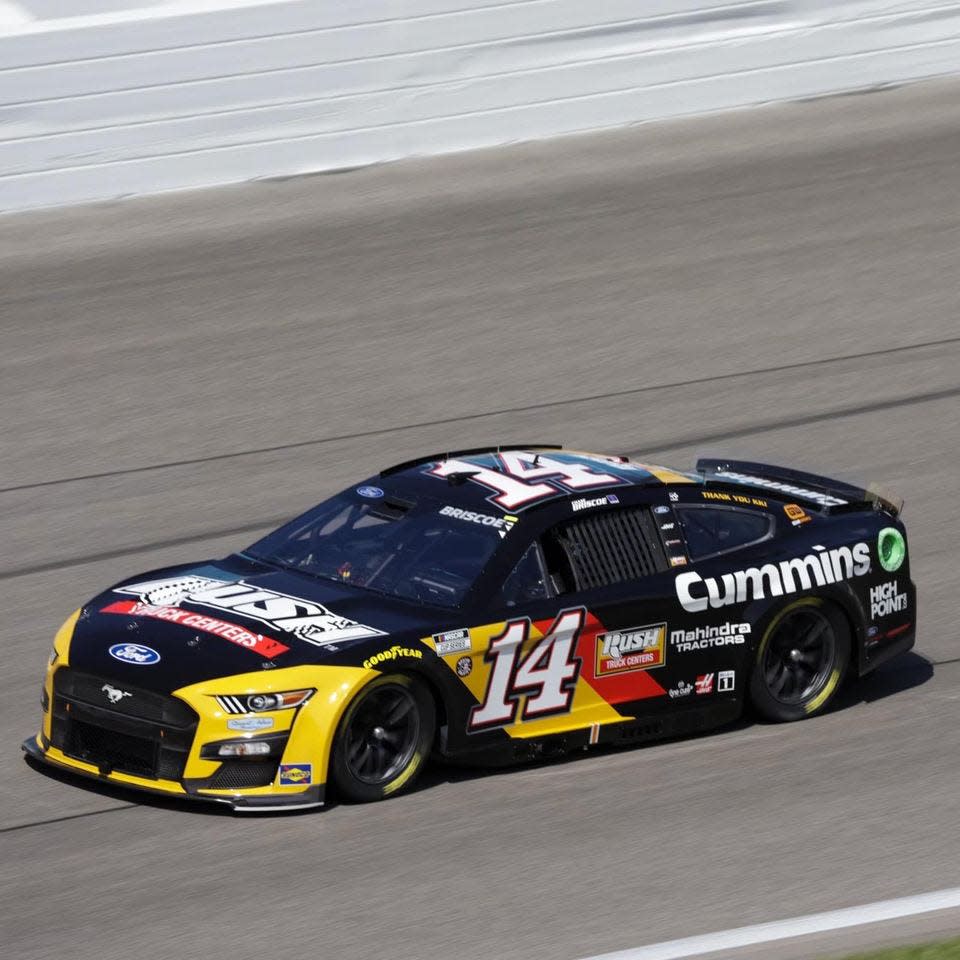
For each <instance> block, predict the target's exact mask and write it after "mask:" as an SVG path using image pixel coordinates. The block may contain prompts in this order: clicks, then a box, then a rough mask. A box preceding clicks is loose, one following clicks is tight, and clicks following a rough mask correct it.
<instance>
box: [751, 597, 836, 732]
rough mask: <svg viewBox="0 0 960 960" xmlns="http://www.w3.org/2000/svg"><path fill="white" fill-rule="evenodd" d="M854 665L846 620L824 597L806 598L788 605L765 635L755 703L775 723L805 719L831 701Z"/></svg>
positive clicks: (756, 667)
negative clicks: (851, 664)
mask: <svg viewBox="0 0 960 960" xmlns="http://www.w3.org/2000/svg"><path fill="white" fill-rule="evenodd" d="M849 661H850V627H849V626H848V624H847V621H846V618H845V617H844V616H843V614H842V613H841V612H840V611H839V610H838V609H837V608H836V607H834V606H833V605H831V604H829V603H827V602H825V601H824V600H821V599H820V598H819V597H804V598H803V599H801V600H797V601H795V602H794V603H791V604H789V605H788V606H786V607H784V608H783V610H781V611H780V612H779V613H778V614H777V615H776V616H775V617H774V618H773V620H772V621H771V622H770V624H769V626H768V627H767V629H766V630H765V631H764V634H763V638H762V639H761V641H760V647H759V649H758V650H757V661H756V664H755V665H754V668H753V675H752V677H751V679H750V699H751V701H752V702H753V705H754V707H756V709H757V711H758V712H759V713H761V714H762V715H763V716H765V717H767V718H768V719H770V720H779V721H789V720H802V719H803V718H804V717H809V716H811V715H812V714H815V713H818V712H819V711H821V710H822V709H823V708H824V707H825V706H826V705H827V703H829V701H830V699H831V698H832V697H833V695H834V694H835V693H836V691H837V689H838V688H839V686H840V681H841V680H842V679H843V674H844V672H845V671H846V669H847V664H848V663H849Z"/></svg>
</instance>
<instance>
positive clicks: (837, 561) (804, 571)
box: [675, 543, 870, 613]
mask: <svg viewBox="0 0 960 960" xmlns="http://www.w3.org/2000/svg"><path fill="white" fill-rule="evenodd" d="M813 549H814V550H815V551H816V553H809V554H807V555H806V556H805V557H795V558H794V559H792V560H781V561H780V562H779V563H765V564H764V565H763V566H762V567H748V568H747V569H746V570H736V571H734V572H733V573H724V574H723V575H722V576H721V577H720V578H719V580H718V579H717V578H716V577H701V576H700V574H699V573H695V572H694V571H692V570H691V571H689V572H687V573H681V574H680V575H679V576H678V577H677V579H676V581H675V586H676V590H677V599H679V601H680V605H681V606H682V607H683V609H684V610H687V611H689V612H690V613H702V612H703V611H704V610H706V609H708V608H713V609H717V608H719V607H725V606H728V605H729V604H732V603H746V602H747V601H748V600H762V599H763V598H764V597H767V596H770V597H782V596H783V595H784V594H787V593H797V592H798V591H801V590H809V589H810V588H811V587H812V586H814V584H816V586H818V587H822V586H824V585H825V584H828V583H840V582H841V581H843V580H850V579H852V578H853V577H862V576H864V574H866V573H869V572H870V547H869V546H867V544H865V543H858V544H855V545H854V546H853V547H834V548H833V549H831V550H827V549H826V547H816V546H815V547H814V548H813Z"/></svg>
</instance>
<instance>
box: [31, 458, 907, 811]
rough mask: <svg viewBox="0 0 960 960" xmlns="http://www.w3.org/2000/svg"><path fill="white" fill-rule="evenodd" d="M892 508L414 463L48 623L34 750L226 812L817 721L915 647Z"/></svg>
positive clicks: (541, 464) (654, 477) (787, 487)
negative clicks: (847, 692)
mask: <svg viewBox="0 0 960 960" xmlns="http://www.w3.org/2000/svg"><path fill="white" fill-rule="evenodd" d="M901 509H902V504H901V503H897V502H894V501H893V500H892V499H890V498H889V497H884V496H881V495H880V494H878V493H876V492H871V491H868V490H865V489H861V488H859V487H856V486H851V485H849V484H847V483H842V482H839V481H834V480H830V479H828V478H825V477H821V476H816V475H812V474H808V473H801V472H799V471H796V470H790V469H785V468H783V467H776V466H770V465H767V464H761V463H747V462H736V461H718V460H700V461H699V462H698V463H697V468H696V470H695V471H692V472H681V471H676V470H671V469H667V468H665V467H659V466H652V465H647V464H641V463H636V462H633V461H631V460H630V459H628V458H626V457H618V456H602V455H597V454H588V453H575V452H569V451H565V450H563V449H562V448H560V447H557V446H552V445H525V446H498V447H486V448H481V449H472V450H463V451H455V452H450V453H443V454H437V455H433V456H428V457H423V458H419V459H415V460H411V461H409V462H406V463H402V464H399V465H397V466H393V467H390V468H388V469H386V470H383V471H382V472H381V473H380V474H379V475H377V476H374V477H371V478H368V479H366V480H364V481H363V482H361V483H359V484H357V485H355V486H352V487H350V488H348V489H347V490H345V491H343V492H342V493H339V494H337V495H336V496H334V497H332V498H331V499H329V500H326V501H324V502H323V503H321V504H320V505H319V506H316V507H314V508H313V509H311V510H309V511H307V512H306V513H304V514H303V515H302V516H299V517H297V518H296V519H294V520H292V521H290V522H289V523H287V524H285V525H284V526H282V527H280V528H279V529H277V530H275V531H274V532H272V533H270V534H268V535H267V536H265V537H263V538H262V539H261V540H259V541H257V542H256V543H254V544H253V545H252V546H250V547H248V548H247V549H245V550H241V551H240V552H238V553H235V554H231V555H230V556H228V557H225V558H223V559H219V560H205V561H202V562H199V563H191V564H183V565H180V566H176V567H170V568H166V569H161V570H156V571H153V572H151V573H144V574H140V575H138V576H135V577H132V578H127V579H124V580H123V581H122V582H120V583H119V584H117V585H116V586H113V587H111V588H110V589H108V590H106V591H105V592H103V593H101V594H100V595H99V596H97V597H95V598H94V599H93V600H91V601H90V602H88V603H87V604H85V605H84V606H83V607H81V608H80V609H79V610H77V611H76V612H74V613H73V614H72V615H71V616H70V617H69V618H68V619H67V621H66V623H64V625H63V626H62V627H61V628H60V630H59V632H58V633H57V635H56V638H55V640H54V644H53V653H52V655H51V657H50V662H49V667H48V670H47V674H46V679H45V682H44V686H43V695H42V707H43V718H42V725H41V729H40V731H39V733H38V734H37V735H36V736H35V737H33V738H31V739H29V740H27V741H26V743H25V744H24V749H25V750H26V752H27V753H28V754H29V756H31V757H33V758H36V759H37V760H42V761H44V762H46V763H49V764H53V765H55V766H58V767H61V768H66V769H69V770H72V771H74V772H76V773H81V774H86V775H88V776H90V777H95V778H98V779H100V780H105V781H110V782H111V783H115V784H119V785H122V786H125V787H134V788H139V789H143V790H150V791H156V792H159V793H162V794H167V795H173V796H178V797H183V798H190V799H196V800H208V801H219V802H221V803H227V804H230V805H231V806H232V807H233V809H234V810H237V811H263V810H290V809H296V808H302V807H311V806H319V805H322V804H323V803H324V801H325V799H327V798H328V794H329V795H331V796H333V795H335V796H336V797H338V798H340V799H342V800H347V801H372V800H380V799H382V798H385V797H389V796H391V795H393V794H396V793H397V792H398V791H401V790H403V789H407V788H409V787H410V786H411V785H412V784H413V783H414V781H415V779H416V777H417V775H418V774H419V773H420V772H421V771H422V769H423V767H424V765H425V764H426V762H427V760H428V758H429V757H430V756H431V754H437V755H439V756H441V757H444V758H449V759H451V760H454V761H457V762H465V763H478V764H507V763H512V762H517V761H522V760H527V759H535V758H541V757H546V756H553V755H557V754H563V753H565V752H568V751H573V750H582V749H588V748H590V747H593V746H596V745H599V744H634V743H641V742H645V741H651V740H656V739H658V738H664V737H675V736H680V735H686V734H689V733H691V732H695V731H699V730H705V729H708V728H712V727H715V726H717V725H720V724H724V723H728V722H730V721H732V720H734V719H735V718H737V717H738V716H739V715H740V714H741V713H742V712H743V711H744V709H745V708H746V707H747V706H749V707H750V708H752V709H753V710H754V711H756V712H757V713H759V714H760V715H761V716H763V717H766V718H769V719H771V720H779V721H789V720H798V719H801V718H804V717H809V716H812V715H814V714H816V713H818V712H820V711H822V710H823V709H824V708H825V707H826V706H827V705H828V704H829V703H830V701H831V699H832V698H833V697H834V695H835V694H836V692H837V690H838V688H839V686H840V684H841V681H842V680H843V679H844V677H845V676H846V675H848V674H850V675H853V676H862V675H864V674H866V673H868V672H869V671H871V670H873V669H874V668H875V667H877V665H878V664H881V663H883V662H884V661H886V660H888V659H889V658H890V657H893V656H894V655H896V654H899V653H902V652H903V651H906V650H908V649H909V648H910V647H912V646H913V643H914V637H915V630H916V590H915V587H914V584H913V583H912V582H911V579H910V570H909V560H908V556H907V541H906V534H905V529H904V526H903V523H902V521H901V519H900V512H901Z"/></svg>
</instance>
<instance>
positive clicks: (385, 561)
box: [244, 491, 501, 607]
mask: <svg viewBox="0 0 960 960" xmlns="http://www.w3.org/2000/svg"><path fill="white" fill-rule="evenodd" d="M465 513H466V512H465V511H462V510H454V509H453V508H451V507H445V506H444V505H443V504H442V503H439V502H437V501H424V502H419V503H412V502H410V501H407V500H401V499H398V498H393V497H385V498H383V499H377V500H364V499H361V497H360V496H359V495H357V494H355V493H354V492H353V491H351V492H349V493H343V494H340V495H339V496H336V497H333V498H332V499H331V500H327V501H326V502H324V503H322V504H320V505H319V506H318V507H314V509H313V510H310V511H308V512H307V513H305V514H303V515H302V516H300V517H297V519H296V520H291V521H290V523H288V524H286V525H285V526H283V527H280V529H279V530H275V531H274V532H273V533H269V534H267V536H265V537H264V538H263V539H262V540H258V541H257V542H256V543H255V544H253V546H252V547H250V548H249V549H248V550H245V551H244V553H245V554H246V555H247V556H249V557H253V558H255V559H258V560H265V561H267V562H269V563H273V564H277V565H279V566H282V567H289V568H292V569H295V570H298V571H300V572H302V573H308V574H311V575H313V576H316V577H323V578H324V579H327V580H336V581H338V582H339V583H348V584H350V585H351V586H355V587H362V588H365V589H368V590H375V591H377V592H379V593H387V594H391V595H392V596H396V597H402V598H403V599H405V600H416V601H422V602H425V603H435V604H440V605H441V606H446V607H455V606H459V605H460V604H461V603H462V601H463V598H464V597H465V596H466V593H467V591H468V590H469V589H470V586H471V585H472V584H473V582H474V580H476V578H477V575H478V574H479V573H480V571H481V570H482V569H483V567H484V566H485V564H486V562H487V561H488V560H489V559H490V556H491V554H492V553H493V551H494V550H495V549H496V548H497V546H498V545H499V543H500V542H501V537H500V535H499V533H498V530H497V527H495V526H487V525H484V524H482V523H478V522H471V521H470V520H467V519H463V518H462V516H463V515H464V514H465ZM467 516H469V517H476V516H477V514H472V513H471V514H467Z"/></svg>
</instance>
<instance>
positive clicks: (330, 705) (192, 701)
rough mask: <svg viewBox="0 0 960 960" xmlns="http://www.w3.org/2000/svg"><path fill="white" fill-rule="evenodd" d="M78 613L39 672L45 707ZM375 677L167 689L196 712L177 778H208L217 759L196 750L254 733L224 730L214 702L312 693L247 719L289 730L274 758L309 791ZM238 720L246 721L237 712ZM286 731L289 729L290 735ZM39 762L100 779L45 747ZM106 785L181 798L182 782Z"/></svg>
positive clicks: (285, 671) (314, 675)
mask: <svg viewBox="0 0 960 960" xmlns="http://www.w3.org/2000/svg"><path fill="white" fill-rule="evenodd" d="M79 617H80V610H75V611H74V612H73V613H72V614H71V615H70V617H69V618H68V619H67V620H66V622H65V623H64V624H63V626H61V627H60V629H59V630H58V631H57V634H56V637H55V638H54V642H53V647H54V650H55V651H56V653H57V659H56V661H55V663H53V664H51V665H49V666H48V667H47V672H46V676H45V678H44V687H45V689H46V692H47V697H48V702H49V703H50V704H51V705H52V703H53V675H54V673H55V672H56V670H58V669H59V668H61V667H66V666H68V665H69V663H70V656H69V655H70V641H71V639H72V638H73V631H74V628H75V626H76V623H77V620H78V619H79ZM377 676H379V671H377V670H369V669H365V668H363V667H339V666H329V665H325V666H318V665H309V666H300V667H286V668H280V669H277V670H271V671H269V672H268V671H265V670H261V671H258V672H256V673H243V674H236V675H234V676H230V677H223V678H220V679H215V680H205V681H203V682H202V683H195V684H191V685H190V686H186V687H181V688H180V689H178V690H175V691H173V696H175V697H178V698H179V699H181V700H183V701H184V702H185V703H187V704H189V706H190V707H192V708H193V710H194V711H195V712H196V714H197V716H198V717H199V718H200V719H199V722H198V724H197V731H196V734H195V736H194V740H193V745H192V746H191V748H190V753H189V755H188V757H187V762H186V766H185V768H184V773H183V776H184V778H185V779H198V780H203V779H207V778H208V777H212V776H213V775H214V774H215V773H216V772H217V769H218V768H219V766H220V761H218V760H205V759H202V758H201V757H200V751H201V749H202V747H203V745H204V744H206V743H210V742H213V741H218V740H229V739H244V737H247V738H249V737H253V736H256V734H254V733H251V734H246V735H245V734H244V733H242V732H240V731H237V730H231V729H230V728H229V727H228V726H227V722H228V721H229V720H230V719H231V716H236V715H231V714H228V713H225V712H224V711H223V710H221V708H220V705H219V704H218V703H217V701H216V699H215V698H216V697H217V696H223V695H225V694H226V695H233V696H240V695H247V694H252V693H279V692H282V691H285V690H303V689H308V688H309V689H314V690H316V693H314V694H313V696H312V697H311V698H310V699H309V700H308V701H307V702H306V703H305V704H304V705H303V706H302V707H300V708H299V709H291V710H275V711H265V712H263V713H258V714H255V716H259V717H270V718H272V719H273V721H274V725H273V727H272V728H270V729H269V730H264V731H261V733H262V734H264V735H269V734H275V733H284V732H286V731H288V730H289V731H290V738H289V740H288V741H287V746H286V749H285V750H284V753H283V756H282V757H281V758H280V762H281V763H310V764H312V765H313V781H312V784H311V785H314V786H315V785H317V784H323V783H325V782H326V779H327V768H328V766H329V762H330V753H331V750H332V748H333V738H334V734H335V733H336V729H337V724H338V723H339V722H340V717H341V715H342V713H343V711H344V709H345V708H346V706H347V704H348V703H349V702H350V701H351V700H352V699H353V697H354V696H355V695H356V693H357V691H358V690H359V689H360V688H361V687H362V686H364V684H366V683H368V682H369V681H370V680H372V679H373V678H374V677H377ZM51 714H52V711H51V710H47V711H46V712H45V713H44V715H43V720H42V725H41V729H42V736H43V739H42V740H41V741H39V745H40V746H41V747H42V746H43V744H44V742H45V743H46V744H49V743H50V739H51V734H52V731H51ZM243 716H250V714H244V715H243ZM291 728H292V729H291ZM44 754H45V756H46V757H47V758H48V759H49V760H50V761H51V762H53V763H55V764H57V765H59V766H64V767H72V768H73V769H75V770H77V771H78V772H81V773H85V774H90V775H93V776H96V777H98V778H100V779H104V778H103V777H102V776H101V774H100V772H99V770H98V769H97V767H95V766H94V765H93V764H89V763H84V762H83V761H82V760H76V759H74V758H73V757H68V756H67V755H66V754H64V753H63V752H62V751H60V750H58V749H57V748H56V747H53V746H47V747H46V749H45V750H44ZM106 779H108V780H111V781H113V782H115V783H118V784H122V785H125V786H130V787H139V788H141V789H144V790H152V791H159V792H161V793H169V794H176V795H179V796H184V795H185V794H186V791H185V790H184V788H183V786H182V784H180V783H179V782H177V781H174V780H151V779H148V778H144V777H137V776H134V775H132V774H128V773H121V772H119V771H117V772H114V773H111V774H110V775H109V776H108V777H107V778H106ZM303 791H304V787H303V786H301V785H296V786H283V787H281V786H279V783H277V782H274V783H273V784H271V785H270V786H267V787H252V788H247V789H240V790H201V791H199V792H200V793H201V794H202V795H206V796H211V797H231V796H238V795H242V796H258V795H259V796H263V795H270V794H273V795H294V794H297V793H301V792H303Z"/></svg>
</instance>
